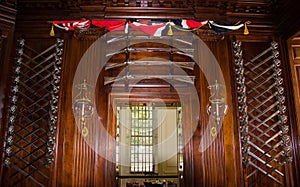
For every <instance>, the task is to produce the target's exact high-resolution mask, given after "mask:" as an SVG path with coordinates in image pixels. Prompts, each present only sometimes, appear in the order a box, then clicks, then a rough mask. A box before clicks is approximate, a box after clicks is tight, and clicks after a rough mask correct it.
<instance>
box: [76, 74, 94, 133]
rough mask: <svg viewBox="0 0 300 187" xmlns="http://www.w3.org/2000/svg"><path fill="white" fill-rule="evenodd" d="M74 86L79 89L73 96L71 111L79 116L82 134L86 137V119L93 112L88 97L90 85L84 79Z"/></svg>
mask: <svg viewBox="0 0 300 187" xmlns="http://www.w3.org/2000/svg"><path fill="white" fill-rule="evenodd" d="M76 87H77V88H78V89H79V94H78V95H77V96H76V97H75V102H74V104H73V112H74V115H75V116H76V117H77V118H79V122H80V125H81V134H82V136H83V137H86V136H87V135H88V128H87V126H86V119H87V118H89V117H91V116H92V114H93V112H94V106H93V103H92V101H91V99H90V98H91V97H90V96H89V94H90V92H89V91H90V89H89V88H90V86H89V85H88V84H87V82H86V80H84V81H83V83H82V84H79V85H77V86H76Z"/></svg>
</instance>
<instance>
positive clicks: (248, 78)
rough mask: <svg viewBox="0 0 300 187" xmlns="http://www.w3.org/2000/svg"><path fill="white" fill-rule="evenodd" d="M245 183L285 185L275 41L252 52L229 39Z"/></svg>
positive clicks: (286, 148)
mask: <svg viewBox="0 0 300 187" xmlns="http://www.w3.org/2000/svg"><path fill="white" fill-rule="evenodd" d="M233 47H234V57H235V65H236V83H237V92H238V105H239V107H238V111H239V123H240V137H241V144H242V159H243V170H244V175H245V176H244V178H245V180H246V181H245V183H246V184H248V186H255V185H257V184H262V183H263V182H265V181H268V180H269V179H271V181H273V182H275V183H277V184H279V185H283V186H284V185H285V183H284V181H285V180H284V177H285V176H284V175H285V174H284V173H285V172H284V165H285V164H286V163H287V162H291V160H292V158H291V156H290V154H291V153H290V151H291V146H290V137H289V135H288V130H289V127H288V125H287V121H288V119H287V116H286V114H285V113H286V106H285V97H284V88H283V86H282V83H283V78H282V77H281V71H282V70H281V68H280V66H281V62H280V60H279V59H278V58H279V51H278V50H277V48H278V43H276V42H271V44H270V47H268V48H267V49H265V50H264V51H262V52H260V53H259V54H258V55H255V56H254V55H252V54H251V53H250V52H249V51H247V50H246V49H245V48H244V47H243V45H242V42H240V41H235V42H233Z"/></svg>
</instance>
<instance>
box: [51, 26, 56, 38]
mask: <svg viewBox="0 0 300 187" xmlns="http://www.w3.org/2000/svg"><path fill="white" fill-rule="evenodd" d="M50 36H55V33H54V26H53V24H52V27H51V31H50Z"/></svg>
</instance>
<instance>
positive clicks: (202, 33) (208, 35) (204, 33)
mask: <svg viewBox="0 0 300 187" xmlns="http://www.w3.org/2000/svg"><path fill="white" fill-rule="evenodd" d="M194 33H195V34H196V35H197V36H199V37H200V38H201V39H202V40H203V41H214V42H216V41H221V40H223V39H224V35H222V34H218V33H216V32H215V31H213V30H211V29H197V30H196V31H194Z"/></svg>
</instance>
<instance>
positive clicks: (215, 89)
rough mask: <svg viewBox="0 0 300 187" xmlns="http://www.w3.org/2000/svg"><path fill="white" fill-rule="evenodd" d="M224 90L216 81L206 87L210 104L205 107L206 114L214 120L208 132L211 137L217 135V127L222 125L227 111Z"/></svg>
mask: <svg viewBox="0 0 300 187" xmlns="http://www.w3.org/2000/svg"><path fill="white" fill-rule="evenodd" d="M224 88H225V86H224V85H222V84H220V83H218V81H217V80H216V81H215V83H214V84H212V85H209V86H208V89H210V93H211V96H210V97H209V102H210V104H209V105H208V106H207V113H208V114H209V115H210V116H211V117H212V118H213V119H214V121H213V122H214V125H213V126H212V128H211V130H210V134H211V136H213V137H215V136H216V135H217V127H218V126H219V125H221V124H222V123H223V118H224V116H225V115H226V113H227V110H228V105H227V104H226V102H225V98H224V93H223V92H224Z"/></svg>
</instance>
